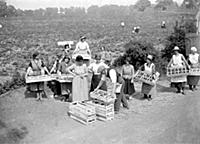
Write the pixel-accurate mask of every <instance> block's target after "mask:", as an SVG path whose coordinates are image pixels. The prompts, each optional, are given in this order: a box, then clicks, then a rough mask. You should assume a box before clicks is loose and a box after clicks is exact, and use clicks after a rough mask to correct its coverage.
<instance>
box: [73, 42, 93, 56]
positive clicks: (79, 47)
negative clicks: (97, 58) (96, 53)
mask: <svg viewBox="0 0 200 144" xmlns="http://www.w3.org/2000/svg"><path fill="white" fill-rule="evenodd" d="M78 55H81V56H82V57H83V59H91V52H90V48H89V45H88V43H87V42H85V41H84V42H81V41H80V42H78V43H77V44H76V49H75V50H74V52H73V56H72V58H73V59H75V58H76V57H77V56H78Z"/></svg>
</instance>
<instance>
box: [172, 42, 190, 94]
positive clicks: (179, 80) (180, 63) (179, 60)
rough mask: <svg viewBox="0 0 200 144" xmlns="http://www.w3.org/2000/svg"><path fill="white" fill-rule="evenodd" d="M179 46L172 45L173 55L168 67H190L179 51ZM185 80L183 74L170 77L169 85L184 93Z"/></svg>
mask: <svg viewBox="0 0 200 144" xmlns="http://www.w3.org/2000/svg"><path fill="white" fill-rule="evenodd" d="M179 51H180V49H179V47H177V46H175V47H174V50H173V52H174V55H173V56H172V58H171V60H170V62H169V64H168V67H175V68H186V67H188V68H189V67H190V66H189V65H188V63H187V61H186V59H185V57H184V56H183V55H182V54H180V53H179ZM186 82H187V77H186V76H185V75H181V76H175V77H171V86H172V87H175V88H177V93H182V94H185V92H184V89H185V83H186Z"/></svg>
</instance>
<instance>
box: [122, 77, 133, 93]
mask: <svg viewBox="0 0 200 144" xmlns="http://www.w3.org/2000/svg"><path fill="white" fill-rule="evenodd" d="M124 81H125V87H124V94H128V95H132V94H133V93H135V87H134V84H133V83H131V79H124Z"/></svg>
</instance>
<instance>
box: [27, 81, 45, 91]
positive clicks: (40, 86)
mask: <svg viewBox="0 0 200 144" xmlns="http://www.w3.org/2000/svg"><path fill="white" fill-rule="evenodd" d="M27 86H28V88H29V89H30V91H32V92H39V91H44V82H35V83H30V84H28V85H27Z"/></svg>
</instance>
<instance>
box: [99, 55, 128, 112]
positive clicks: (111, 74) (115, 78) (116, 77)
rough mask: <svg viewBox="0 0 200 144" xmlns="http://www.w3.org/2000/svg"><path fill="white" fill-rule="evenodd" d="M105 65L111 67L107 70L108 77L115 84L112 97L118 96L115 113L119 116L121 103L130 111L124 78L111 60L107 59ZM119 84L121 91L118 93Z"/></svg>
mask: <svg viewBox="0 0 200 144" xmlns="http://www.w3.org/2000/svg"><path fill="white" fill-rule="evenodd" d="M105 63H106V64H107V65H108V66H110V68H109V69H107V74H106V75H107V77H108V78H110V80H111V82H112V84H113V88H112V95H116V100H115V105H114V109H115V113H116V114H117V113H119V110H120V105H121V103H122V104H123V107H124V108H127V109H129V106H128V102H127V99H126V97H125V94H124V86H125V82H124V80H123V78H122V76H121V75H120V74H119V73H118V72H117V70H116V67H115V66H113V65H111V59H106V61H105ZM118 84H120V85H121V89H120V91H116V87H117V85H118ZM95 90H97V89H95Z"/></svg>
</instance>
